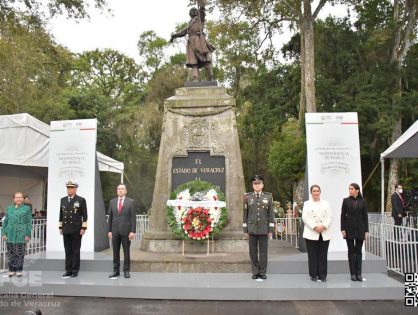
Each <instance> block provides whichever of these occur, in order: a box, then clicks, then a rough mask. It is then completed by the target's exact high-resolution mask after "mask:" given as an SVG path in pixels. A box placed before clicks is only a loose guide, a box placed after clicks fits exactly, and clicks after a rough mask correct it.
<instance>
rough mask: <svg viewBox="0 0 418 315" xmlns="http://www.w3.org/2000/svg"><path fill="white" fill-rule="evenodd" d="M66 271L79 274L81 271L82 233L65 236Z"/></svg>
mask: <svg viewBox="0 0 418 315" xmlns="http://www.w3.org/2000/svg"><path fill="white" fill-rule="evenodd" d="M63 236H64V249H65V271H66V272H72V273H78V272H79V270H80V247H81V237H82V236H81V235H80V233H73V234H64V235H63Z"/></svg>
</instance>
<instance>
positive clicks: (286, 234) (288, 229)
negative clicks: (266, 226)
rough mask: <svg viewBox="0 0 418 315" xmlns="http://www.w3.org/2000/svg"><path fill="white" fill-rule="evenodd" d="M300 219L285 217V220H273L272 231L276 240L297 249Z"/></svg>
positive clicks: (290, 216)
mask: <svg viewBox="0 0 418 315" xmlns="http://www.w3.org/2000/svg"><path fill="white" fill-rule="evenodd" d="M300 220H301V219H300V218H294V217H293V216H292V215H286V217H285V218H275V219H274V222H275V224H274V230H275V233H274V234H275V236H276V239H281V240H283V241H285V242H287V243H290V244H291V245H295V248H299V233H300Z"/></svg>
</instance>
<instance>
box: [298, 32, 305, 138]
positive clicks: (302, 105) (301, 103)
mask: <svg viewBox="0 0 418 315" xmlns="http://www.w3.org/2000/svg"><path fill="white" fill-rule="evenodd" d="M304 40H305V36H304V32H303V27H301V28H300V101H299V129H300V130H303V127H304V125H305V109H306V93H305V91H306V90H305V42H304Z"/></svg>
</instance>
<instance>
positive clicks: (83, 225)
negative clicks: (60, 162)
mask: <svg viewBox="0 0 418 315" xmlns="http://www.w3.org/2000/svg"><path fill="white" fill-rule="evenodd" d="M65 185H66V186H67V196H66V197H63V198H61V206H60V216H59V230H60V234H62V235H63V237H64V249H65V273H64V274H63V275H62V277H63V278H69V277H77V276H78V272H79V270H80V247H81V238H82V236H83V235H84V233H85V232H86V229H87V203H86V199H84V198H83V197H81V196H78V195H77V194H76V193H77V188H78V184H77V183H76V182H73V181H68V182H67V183H66V184H65Z"/></svg>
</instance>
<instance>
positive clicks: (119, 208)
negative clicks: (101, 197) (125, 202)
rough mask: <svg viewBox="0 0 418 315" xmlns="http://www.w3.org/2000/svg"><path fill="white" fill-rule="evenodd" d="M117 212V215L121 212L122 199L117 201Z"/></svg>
mask: <svg viewBox="0 0 418 315" xmlns="http://www.w3.org/2000/svg"><path fill="white" fill-rule="evenodd" d="M118 212H119V214H121V212H122V199H119V203H118Z"/></svg>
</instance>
